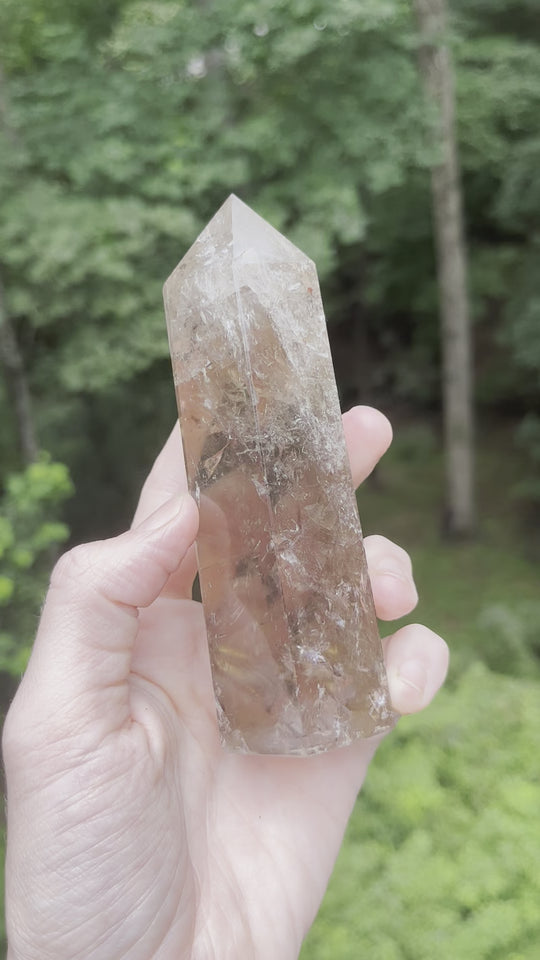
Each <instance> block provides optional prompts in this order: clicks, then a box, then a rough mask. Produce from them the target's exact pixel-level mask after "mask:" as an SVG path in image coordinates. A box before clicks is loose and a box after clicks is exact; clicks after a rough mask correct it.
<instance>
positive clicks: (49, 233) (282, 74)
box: [0, 0, 540, 512]
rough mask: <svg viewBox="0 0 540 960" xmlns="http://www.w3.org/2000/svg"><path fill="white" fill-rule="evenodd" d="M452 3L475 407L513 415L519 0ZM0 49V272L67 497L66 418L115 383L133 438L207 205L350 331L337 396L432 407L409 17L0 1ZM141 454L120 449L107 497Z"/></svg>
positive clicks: (531, 116) (529, 375)
mask: <svg viewBox="0 0 540 960" xmlns="http://www.w3.org/2000/svg"><path fill="white" fill-rule="evenodd" d="M453 9H454V13H455V16H454V22H453V33H452V35H451V40H452V47H453V52H454V56H455V60H456V64H457V86H458V107H459V111H458V120H459V138H460V151H461V160H462V166H463V174H464V184H465V193H466V208H467V210H466V212H467V220H468V235H469V246H470V254H471V266H472V269H471V286H472V297H473V306H474V314H475V318H476V324H477V333H478V342H479V344H480V349H479V351H478V384H479V389H478V396H479V399H480V401H481V402H482V403H483V404H484V405H486V406H489V407H490V408H491V409H497V408H498V407H504V409H507V408H508V405H509V404H511V405H512V406H513V408H514V411H515V413H516V414H519V415H521V414H525V413H527V411H528V410H529V409H534V408H535V406H536V407H537V405H538V396H539V387H538V383H539V381H538V376H539V370H540V345H539V343H538V330H539V329H540V324H539V323H538V303H539V302H540V290H539V287H538V271H537V270H536V264H537V262H538V250H537V239H535V238H536V237H537V234H538V210H539V209H540V205H539V204H538V203H537V202H535V198H536V197H537V194H538V193H539V191H540V179H539V176H538V170H539V169H540V162H539V161H540V155H539V149H540V148H539V144H540V131H539V121H538V118H539V117H540V80H539V77H540V69H539V67H540V59H539V58H540V36H539V31H538V29H534V25H535V24H536V20H535V18H534V16H533V13H534V9H533V0H513V2H510V0H497V2H496V3H493V4H491V3H488V2H486V0H474V2H472V3H465V2H464V0H459V2H458V0H456V2H455V4H454V5H453ZM0 34H1V35H2V38H3V54H2V59H3V69H4V79H3V81H2V88H3V89H2V102H3V104H4V107H3V111H2V112H3V119H2V123H0V141H1V142H0V250H1V251H2V254H1V263H0V269H1V274H2V277H3V281H4V286H5V288H6V299H7V305H8V308H9V312H10V315H11V316H12V318H13V321H14V324H15V327H16V329H17V331H18V334H19V337H20V342H21V346H22V349H23V354H24V360H25V364H26V367H27V370H28V373H29V376H30V380H31V386H32V389H33V391H34V392H36V393H38V394H39V395H40V396H41V397H43V398H44V403H43V404H41V405H40V409H39V411H38V414H37V418H38V421H39V422H38V426H39V431H38V432H39V433H40V435H41V436H42V440H43V442H44V445H45V446H46V447H47V448H49V449H51V450H52V451H53V453H54V455H55V456H57V457H59V458H60V459H64V457H65V455H66V452H68V455H69V463H70V466H71V467H72V468H73V470H74V475H75V477H76V480H77V481H78V480H79V477H80V478H81V479H82V480H83V481H84V475H85V472H86V470H85V464H86V460H87V454H86V451H85V448H84V442H83V441H82V440H81V439H80V437H81V436H82V432H81V431H77V430H76V424H77V422H78V420H79V418H80V417H81V410H82V411H83V414H82V415H83V417H84V421H85V423H88V424H89V427H90V429H91V431H92V432H93V433H95V432H96V431H97V429H98V426H100V425H101V414H100V410H101V406H102V405H103V404H105V403H107V402H109V400H110V398H111V397H112V395H113V393H114V391H115V389H116V385H117V384H119V383H124V384H125V390H126V391H127V392H126V394H125V396H128V398H129V399H128V407H129V410H130V413H131V417H132V422H139V421H141V420H142V419H143V417H144V414H143V408H144V405H145V404H146V398H145V395H144V391H143V390H141V387H140V384H141V382H142V380H144V384H145V390H146V389H147V388H149V389H150V390H158V389H159V384H160V382H161V379H162V377H166V376H168V369H167V366H166V364H167V340H166V336H165V327H164V322H163V314H162V307H161V295H160V287H161V284H162V282H163V280H164V278H165V276H166V275H167V273H168V271H169V269H171V268H172V267H173V266H174V265H175V263H176V262H177V260H178V259H179V257H180V256H181V255H182V254H183V253H184V252H185V250H186V248H187V246H188V245H189V244H190V243H191V242H192V240H193V239H194V237H195V236H196V234H197V231H198V229H199V228H200V227H201V226H202V225H203V223H204V222H205V220H206V219H207V218H208V217H209V216H210V215H211V214H212V213H213V212H214V210H215V209H216V207H217V206H218V205H219V204H220V203H221V202H222V201H223V199H224V198H225V196H226V195H227V194H228V193H229V192H231V191H236V192H238V193H239V194H240V195H241V196H243V197H244V198H245V199H246V200H248V201H249V202H252V203H253V204H254V205H255V206H256V208H257V209H258V210H259V211H260V212H261V213H262V214H263V215H265V216H267V217H268V218H269V219H270V220H271V221H272V222H273V223H275V225H276V226H277V227H278V228H282V229H283V230H285V231H286V232H287V233H288V235H289V236H290V237H291V238H292V239H293V240H295V241H296V242H297V243H298V244H299V245H300V246H302V247H304V248H305V250H306V251H307V252H308V253H309V254H310V255H311V256H312V257H313V258H314V259H315V260H316V262H317V265H318V267H319V270H320V272H321V275H322V278H323V280H324V285H325V293H326V302H327V306H328V313H329V317H330V320H331V321H332V320H335V321H337V322H338V323H339V324H340V325H342V326H343V328H344V329H345V330H346V331H347V335H348V336H349V339H350V337H351V331H353V330H354V329H355V328H358V327H361V330H362V346H361V348H360V347H359V352H361V353H362V358H363V360H362V361H361V362H359V363H358V365H357V371H356V372H355V371H349V373H347V374H345V373H344V374H343V379H344V390H343V392H344V395H346V396H347V398H348V399H350V400H356V399H359V398H360V399H362V400H366V399H369V400H374V401H377V400H380V399H384V401H385V402H388V398H390V399H391V400H393V401H395V402H396V403H411V402H412V403H413V404H414V405H415V406H416V407H428V406H433V405H434V404H436V403H438V397H439V391H440V377H439V356H438V341H439V337H438V323H437V298H436V284H435V268H434V257H433V243H432V230H431V216H430V195H429V177H428V167H429V166H430V164H431V162H432V161H433V155H432V152H431V148H429V147H428V144H429V142H430V140H429V137H428V136H427V132H428V126H429V123H430V121H431V117H429V116H428V115H427V113H426V109H425V104H424V101H423V97H422V95H421V91H420V85H419V82H418V76H417V69H416V60H415V58H416V46H417V40H416V35H415V25H414V21H413V18H412V16H411V5H410V4H408V3H406V2H404V0H336V2H334V3H332V4H330V5H329V4H327V3H322V2H321V0H301V2H300V0H298V2H294V3H291V2H290V0H280V2H277V3H276V2H269V0H268V2H267V0H212V2H204V3H197V4H193V3H178V2H176V0H100V2H99V3H90V2H88V0H84V2H81V3H78V4H69V3H67V2H66V0H54V3H51V4H48V5H47V11H46V13H45V10H44V8H43V5H42V4H41V3H40V2H39V0H17V2H14V0H6V2H5V3H4V4H3V5H2V9H1V10H0ZM419 370H420V371H421V375H420V376H419V375H418V371H419ZM345 381H346V382H345ZM52 408H54V415H53V416H51V410H52ZM53 424H54V426H53ZM159 428H160V429H161V428H162V427H161V421H160V423H159ZM164 430H165V426H163V431H164ZM68 448H69V449H68ZM152 452H153V451H152ZM149 456H150V452H149V450H148V448H147V447H146V448H145V449H142V448H140V447H139V448H138V449H137V450H136V452H134V447H133V445H130V444H129V442H128V439H127V435H126V442H124V443H122V444H120V445H119V446H118V447H117V456H116V462H115V464H114V472H115V475H116V476H120V477H121V478H122V482H121V484H120V486H121V487H122V489H123V488H124V487H125V486H129V483H130V477H131V474H132V473H133V471H134V470H135V469H137V468H138V466H139V463H140V462H142V461H143V460H148V459H149ZM137 458H140V459H139V460H138V459H137ZM533 482H534V478H533ZM118 502H119V505H120V504H121V502H123V498H122V497H119V501H118ZM95 510H96V512H98V511H99V506H98V505H97V504H95Z"/></svg>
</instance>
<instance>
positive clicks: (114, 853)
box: [4, 407, 448, 960]
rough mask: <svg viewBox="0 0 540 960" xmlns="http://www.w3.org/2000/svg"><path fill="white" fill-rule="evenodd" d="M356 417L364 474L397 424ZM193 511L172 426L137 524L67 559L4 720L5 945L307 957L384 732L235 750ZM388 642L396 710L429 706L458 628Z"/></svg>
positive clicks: (13, 948)
mask: <svg viewBox="0 0 540 960" xmlns="http://www.w3.org/2000/svg"><path fill="white" fill-rule="evenodd" d="M344 426H345V433H346V438H347V444H348V448H349V455H350V460H351V469H352V473H353V478H354V481H355V483H356V484H359V483H360V482H361V481H362V480H363V479H365V477H366V476H367V475H368V474H369V473H370V471H371V470H372V469H373V467H374V466H375V464H376V463H377V461H378V460H379V458H380V457H381V455H382V454H383V453H384V451H385V450H386V448H387V447H388V445H389V443H390V440H391V428H390V425H389V423H388V421H387V420H386V418H385V417H384V416H383V415H382V414H380V413H378V412H377V411H375V410H372V409H371V408H367V407H360V408H355V409H354V410H352V411H350V412H349V413H348V414H346V415H345V418H344ZM404 509H406V504H404ZM197 522H198V514H197V508H196V506H195V503H194V502H193V500H192V499H191V498H190V497H189V496H188V495H187V493H186V482H185V475H184V471H183V466H182V457H181V446H180V437H179V432H178V428H175V430H174V431H173V433H172V434H171V437H170V438H169V440H168V442H167V444H166V445H165V447H164V449H163V451H162V452H161V454H160V456H159V457H158V459H157V461H156V463H155V465H154V467H153V469H152V471H151V473H150V475H149V477H148V480H147V482H146V484H145V486H144V489H143V491H142V494H141V498H140V501H139V506H138V508H137V512H136V515H135V519H134V523H133V526H132V528H131V530H130V531H129V532H127V533H125V534H122V535H121V536H120V537H116V538H114V539H112V540H106V541H102V542H99V543H94V544H86V545H83V546H80V547H77V548H75V550H73V551H70V552H69V553H68V554H66V555H65V556H64V557H63V558H62V559H61V560H60V562H59V564H58V565H57V567H56V569H55V570H54V573H53V576H52V579H51V586H50V590H49V593H48V596H47V600H46V603H45V606H44V609H43V613H42V617H41V622H40V625H39V629H38V634H37V638H36V642H35V646H34V650H33V653H32V657H31V660H30V663H29V666H28V669H27V671H26V673H25V675H24V677H23V680H22V682H21V685H20V687H19V690H18V692H17V695H16V697H15V700H14V702H13V704H12V706H11V708H10V711H9V713H8V716H7V719H6V723H5V729H4V757H5V765H6V776H7V783H8V855H7V870H6V909H7V926H8V937H9V952H8V960H240V958H241V960H255V958H256V960H277V958H279V960H294V958H296V957H298V953H299V950H300V947H301V943H302V940H303V938H304V936H305V934H306V932H307V930H308V929H309V926H310V924H311V923H312V921H313V918H314V916H315V914H316V912H317V909H318V907H319V904H320V901H321V898H322V896H323V894H324V891H325V888H326V885H327V883H328V879H329V876H330V872H331V870H332V867H333V864H334V861H335V858H336V855H337V853H338V850H339V846H340V843H341V840H342V837H343V832H344V829H345V826H346V823H347V819H348V817H349V814H350V812H351V809H352V806H353V804H354V802H355V800H356V796H357V793H358V791H359V789H360V787H361V786H362V782H363V779H364V776H365V774H366V770H367V767H368V764H369V761H370V760H371V758H372V756H373V754H374V752H375V749H376V747H377V742H374V741H369V742H358V743H356V744H354V745H353V746H351V747H347V748H345V749H341V750H334V751H331V752H329V753H326V754H323V755H321V756H318V757H313V758H307V759H296V758H295V759H292V758H280V757H257V756H240V755H233V754H228V753H226V752H225V751H224V750H223V749H222V747H221V746H220V743H219V738H218V734H217V728H216V720H215V712H214V700H213V693H212V686H211V680H210V672H209V664H208V655H207V649H206V640H205V630H204V622H203V617H202V610H201V608H200V606H199V604H197V603H196V602H194V601H192V600H191V599H190V597H191V587H192V582H193V577H194V573H195V559H194V551H193V546H192V545H193V541H194V539H195V537H196V533H197ZM365 544H366V553H367V556H368V563H369V568H370V575H371V579H372V586H373V593H374V597H375V603H376V607H377V612H378V615H379V617H380V618H381V619H384V620H392V619H395V618H397V617H400V616H403V615H404V614H407V613H409V612H410V611H411V610H412V609H413V608H414V606H415V604H416V601H417V594H416V588H415V586H414V582H413V578H412V572H411V564H410V560H409V558H408V556H407V554H406V553H405V552H404V551H403V550H402V549H401V548H400V547H398V546H396V545H395V544H393V543H391V542H390V541H389V540H387V539H385V538H383V537H376V536H375V537H368V538H366V542H365ZM384 646H385V657H386V663H387V670H388V676H389V683H390V691H391V695H392V700H393V704H394V707H395V709H396V710H398V711H399V712H400V713H414V712H417V711H419V710H422V709H423V708H424V707H425V706H427V704H428V703H429V701H430V700H431V699H432V697H433V696H434V694H435V693H436V691H437V690H438V688H439V687H440V685H441V684H442V682H443V680H444V677H445V674H446V669H447V663H448V652H447V647H446V644H445V643H444V641H443V640H441V638H440V637H438V636H437V635H436V634H434V633H432V632H431V630H428V629H427V628H426V627H423V626H419V625H413V626H406V627H403V628H401V629H400V630H398V631H397V632H396V633H394V634H393V635H392V636H390V637H388V638H387V639H386V640H385V642H384ZM361 896H362V891H361V890H359V891H358V898H359V908H360V906H361Z"/></svg>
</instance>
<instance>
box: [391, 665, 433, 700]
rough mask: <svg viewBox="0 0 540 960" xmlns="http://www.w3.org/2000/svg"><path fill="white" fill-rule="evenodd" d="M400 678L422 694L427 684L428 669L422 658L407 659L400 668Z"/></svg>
mask: <svg viewBox="0 0 540 960" xmlns="http://www.w3.org/2000/svg"><path fill="white" fill-rule="evenodd" d="M397 675H398V679H399V680H401V682H402V683H404V684H405V685H406V686H407V687H412V689H413V690H416V691H417V693H419V694H420V695H422V694H423V693H424V690H425V689H426V684H427V670H426V667H425V664H424V663H422V661H421V660H406V661H405V663H402V664H401V666H400V668H399V670H398V674H397Z"/></svg>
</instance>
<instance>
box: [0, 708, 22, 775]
mask: <svg viewBox="0 0 540 960" xmlns="http://www.w3.org/2000/svg"><path fill="white" fill-rule="evenodd" d="M27 748H28V731H27V726H26V724H24V723H23V722H22V716H21V712H20V710H19V706H18V699H17V698H15V700H14V701H13V703H12V704H11V706H10V708H9V710H8V712H7V714H6V716H5V719H4V725H3V728H2V754H3V757H4V763H5V764H6V766H9V765H10V763H11V761H12V760H13V759H15V758H16V757H20V756H21V755H22V754H24V753H25V752H26V750H27Z"/></svg>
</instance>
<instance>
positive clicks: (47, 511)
mask: <svg viewBox="0 0 540 960" xmlns="http://www.w3.org/2000/svg"><path fill="white" fill-rule="evenodd" d="M72 492H73V486H72V483H71V480H70V477H69V473H68V469H67V467H66V466H64V464H63V463H53V462H52V461H51V459H50V457H49V456H48V454H42V455H41V457H40V459H39V460H38V461H37V462H36V463H33V464H31V465H30V466H29V467H27V468H26V470H24V471H22V472H21V473H16V474H12V475H10V476H8V477H7V478H6V481H5V487H4V493H3V496H2V498H1V499H0V670H4V671H5V672H7V673H10V674H11V675H13V676H17V675H18V674H20V673H22V671H23V670H24V667H25V665H26V661H27V659H28V654H29V651H30V647H31V644H32V640H33V637H34V633H35V629H36V623H37V616H38V613H39V608H40V605H41V603H42V600H43V594H44V592H45V588H46V585H47V579H48V575H49V570H50V567H51V564H52V562H53V560H54V558H55V555H56V550H57V547H58V544H60V543H63V542H64V541H65V540H66V539H67V537H68V535H69V530H68V528H67V526H66V525H65V524H64V523H61V521H60V519H59V515H60V510H61V506H62V504H63V502H64V501H65V499H66V498H67V497H69V496H71V494H72Z"/></svg>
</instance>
